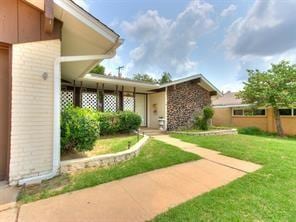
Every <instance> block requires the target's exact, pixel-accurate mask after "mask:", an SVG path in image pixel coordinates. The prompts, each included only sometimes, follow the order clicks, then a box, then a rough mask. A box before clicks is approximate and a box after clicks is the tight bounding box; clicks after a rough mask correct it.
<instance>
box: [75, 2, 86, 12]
mask: <svg viewBox="0 0 296 222" xmlns="http://www.w3.org/2000/svg"><path fill="white" fill-rule="evenodd" d="M73 1H74V2H75V3H76V4H78V5H79V6H80V7H82V8H84V9H85V10H86V11H89V9H90V2H89V0H73Z"/></svg>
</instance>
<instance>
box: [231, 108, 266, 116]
mask: <svg viewBox="0 0 296 222" xmlns="http://www.w3.org/2000/svg"><path fill="white" fill-rule="evenodd" d="M265 112H266V111H265V109H250V108H246V109H233V115H234V116H265Z"/></svg>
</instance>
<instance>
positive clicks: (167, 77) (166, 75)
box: [158, 72, 172, 84]
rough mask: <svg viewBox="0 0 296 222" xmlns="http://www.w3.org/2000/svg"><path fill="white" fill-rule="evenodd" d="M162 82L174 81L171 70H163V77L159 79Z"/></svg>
mask: <svg viewBox="0 0 296 222" xmlns="http://www.w3.org/2000/svg"><path fill="white" fill-rule="evenodd" d="M158 82H159V83H160V84H164V83H169V82H172V76H171V74H170V73H169V72H163V73H162V76H161V78H160V79H159V81H158Z"/></svg>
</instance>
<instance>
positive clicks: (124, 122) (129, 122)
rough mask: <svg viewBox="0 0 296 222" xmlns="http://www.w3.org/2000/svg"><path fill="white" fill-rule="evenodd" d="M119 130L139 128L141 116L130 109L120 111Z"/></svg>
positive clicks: (129, 130) (127, 130)
mask: <svg viewBox="0 0 296 222" xmlns="http://www.w3.org/2000/svg"><path fill="white" fill-rule="evenodd" d="M119 119H120V127H119V128H120V132H123V133H128V132H131V131H134V130H137V129H139V127H140V125H141V122H142V118H141V116H139V115H138V114H136V113H134V112H130V111H125V112H120V113H119Z"/></svg>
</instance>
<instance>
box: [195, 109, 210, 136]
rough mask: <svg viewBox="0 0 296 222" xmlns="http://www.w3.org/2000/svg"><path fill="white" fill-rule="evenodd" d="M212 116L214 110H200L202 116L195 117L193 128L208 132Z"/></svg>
mask: <svg viewBox="0 0 296 222" xmlns="http://www.w3.org/2000/svg"><path fill="white" fill-rule="evenodd" d="M213 115H214V110H213V108H212V107H210V106H206V107H204V108H203V110H202V114H201V115H197V116H196V117H195V122H194V125H195V127H197V128H198V129H201V130H208V129H209V125H210V124H209V120H210V119H211V118H212V117H213Z"/></svg>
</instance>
